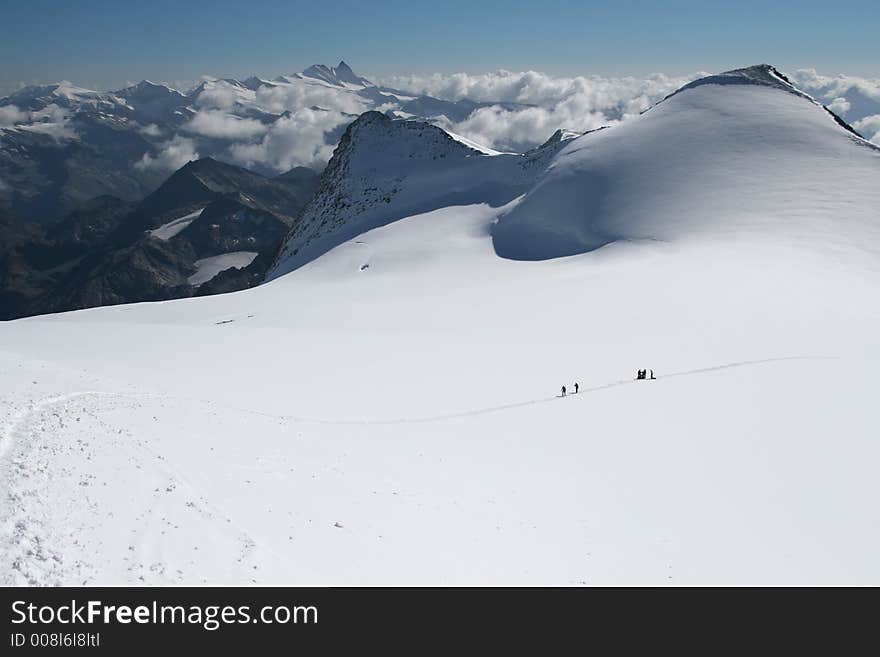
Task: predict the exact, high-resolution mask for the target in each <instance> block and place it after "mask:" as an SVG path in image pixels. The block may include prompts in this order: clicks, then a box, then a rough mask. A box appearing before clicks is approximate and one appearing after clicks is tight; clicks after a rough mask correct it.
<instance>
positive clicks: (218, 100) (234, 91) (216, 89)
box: [196, 80, 253, 109]
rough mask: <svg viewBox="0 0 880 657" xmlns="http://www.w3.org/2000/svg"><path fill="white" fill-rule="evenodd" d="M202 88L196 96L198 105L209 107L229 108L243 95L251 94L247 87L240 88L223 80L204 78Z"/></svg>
mask: <svg viewBox="0 0 880 657" xmlns="http://www.w3.org/2000/svg"><path fill="white" fill-rule="evenodd" d="M204 85H205V86H204V88H203V89H202V90H201V91H200V92H199V94H198V96H196V104H197V105H198V106H199V107H205V108H209V109H231V108H232V107H234V106H235V104H236V102H238V100H239V99H240V98H242V97H243V96H245V97H246V96H248V95H252V93H253V92H250V90H247V89H240V88H238V87H235V86H233V85H231V84H229V83H228V82H225V81H224V80H206V81H205V83H204Z"/></svg>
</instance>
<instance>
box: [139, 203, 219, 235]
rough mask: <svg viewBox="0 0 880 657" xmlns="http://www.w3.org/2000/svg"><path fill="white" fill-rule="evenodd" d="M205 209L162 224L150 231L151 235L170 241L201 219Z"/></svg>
mask: <svg viewBox="0 0 880 657" xmlns="http://www.w3.org/2000/svg"><path fill="white" fill-rule="evenodd" d="M204 209H205V208H199V209H198V210H196V211H195V212H190V213H189V214H187V215H184V216H182V217H177V218H176V219H172V220H171V221H169V222H167V223H164V224H162V225H161V226H159V227H158V228H154V229H153V230H151V231H149V233H150V235H152V236H153V237H156V238H158V239H160V240H165V241H167V240H170V239H171V238H172V237H174V236H175V235H177V234H178V233H179V232H180V231H182V230H183V229H184V228H186V227H187V226H189V225H190V224H191V223H192V222H194V221H195V220H196V219H198V218H199V215H200V214H202V212H203V211H204Z"/></svg>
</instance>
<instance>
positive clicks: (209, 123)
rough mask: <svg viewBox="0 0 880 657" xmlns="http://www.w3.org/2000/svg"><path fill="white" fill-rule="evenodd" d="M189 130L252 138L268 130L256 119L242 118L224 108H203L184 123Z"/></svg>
mask: <svg viewBox="0 0 880 657" xmlns="http://www.w3.org/2000/svg"><path fill="white" fill-rule="evenodd" d="M183 129H184V130H186V131H187V132H193V133H195V134H198V135H202V136H204V137H217V138H220V139H233V140H238V139H250V138H253V137H256V136H257V135H261V134H263V133H265V132H266V130H267V126H265V125H263V124H262V123H260V122H259V121H257V120H255V119H242V118H239V117H237V116H234V115H232V114H227V113H226V112H224V111H222V110H201V111H199V112H197V113H196V115H195V116H194V117H193V118H192V119H190V120H189V121H188V122H187V123H186V124H184V125H183Z"/></svg>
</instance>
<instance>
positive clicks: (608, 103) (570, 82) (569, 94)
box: [380, 71, 702, 150]
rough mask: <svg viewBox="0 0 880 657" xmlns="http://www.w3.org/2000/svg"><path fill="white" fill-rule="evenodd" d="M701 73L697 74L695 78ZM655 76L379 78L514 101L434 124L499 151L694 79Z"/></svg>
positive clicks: (617, 114) (435, 92) (604, 120)
mask: <svg viewBox="0 0 880 657" xmlns="http://www.w3.org/2000/svg"><path fill="white" fill-rule="evenodd" d="M699 75H702V74H699ZM699 75H698V74H695V75H690V76H683V77H671V76H667V75H663V74H656V75H652V76H649V77H647V78H633V77H624V78H603V77H599V76H578V77H553V76H550V75H547V74H545V73H539V72H537V71H524V72H520V73H513V72H510V71H497V72H494V73H484V74H480V75H470V74H467V73H453V74H442V73H435V74H432V75H402V76H391V77H388V78H384V79H382V80H380V82H381V83H382V84H384V85H387V86H389V87H392V88H396V89H400V90H401V91H403V92H406V93H411V94H416V95H428V96H434V97H436V98H441V99H443V100H451V101H457V100H462V99H464V98H469V99H471V100H474V101H478V102H499V103H518V104H525V105H532V106H533V107H527V108H518V109H511V108H504V107H502V106H500V105H496V106H493V107H487V108H481V109H479V110H477V111H476V112H474V113H473V114H472V115H471V116H469V117H468V118H467V119H465V120H464V121H461V122H458V123H454V122H451V121H449V120H446V121H443V120H442V119H441V120H439V121H438V124H440V125H441V126H442V127H444V128H448V129H450V130H452V131H454V132H456V133H458V134H460V135H462V136H464V137H467V138H469V139H473V140H474V141H477V142H479V143H482V144H484V145H486V146H490V147H492V148H495V149H499V150H511V149H512V150H523V149H526V148H530V147H532V146H536V145H538V144H540V143H542V142H543V141H544V140H546V139H547V138H548V137H549V136H550V135H551V134H552V133H553V132H555V131H556V130H557V129H559V128H568V129H571V130H577V131H579V132H583V131H586V130H591V129H593V128H597V127H599V126H602V125H608V124H611V123H614V122H616V121H618V120H620V119H623V118H626V117H628V116H631V115H634V114H638V113H639V112H642V111H644V110H646V109H648V108H649V107H650V106H651V105H653V104H654V103H656V102H657V101H659V100H662V99H663V98H664V97H666V96H667V95H669V94H670V93H672V92H673V91H675V90H676V89H678V88H679V87H681V86H682V85H684V84H686V83H688V82H690V81H691V80H693V79H695V78H696V77H699Z"/></svg>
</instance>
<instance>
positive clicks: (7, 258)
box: [0, 158, 318, 319]
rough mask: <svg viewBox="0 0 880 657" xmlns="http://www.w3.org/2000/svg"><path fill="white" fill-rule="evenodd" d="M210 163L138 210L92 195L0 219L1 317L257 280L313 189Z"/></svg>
mask: <svg viewBox="0 0 880 657" xmlns="http://www.w3.org/2000/svg"><path fill="white" fill-rule="evenodd" d="M317 179H318V176H317V174H316V173H315V172H314V171H312V170H311V169H306V168H297V169H293V170H291V171H289V172H287V173H285V174H283V175H280V176H276V177H274V178H267V177H264V176H262V175H260V174H257V173H253V172H251V171H247V170H246V169H242V168H240V167H235V166H232V165H229V164H224V163H222V162H218V161H217V160H214V159H211V158H204V159H201V160H197V161H193V162H190V163H189V164H186V165H185V166H183V167H182V168H181V169H180V170H179V171H177V172H175V173H174V174H173V175H172V176H171V177H170V178H168V180H166V181H165V182H164V183H163V184H162V185H161V186H160V187H159V188H158V189H157V190H156V191H154V192H152V193H151V194H149V195H148V196H146V198H144V199H143V200H142V201H140V202H139V203H131V202H128V201H125V200H122V199H119V198H117V197H114V196H106V195H105V196H99V197H97V198H94V199H91V200H89V201H87V202H85V203H83V204H81V205H80V206H79V207H78V208H77V209H76V210H74V211H72V212H71V213H69V214H68V215H66V216H65V217H63V218H62V219H61V220H60V221H57V222H53V223H49V224H39V223H36V222H29V221H24V220H21V219H20V218H18V217H15V216H14V215H12V214H11V213H10V212H9V211H6V212H5V213H4V214H3V215H2V216H0V319H11V318H14V317H19V316H23V315H33V314H42V313H51V312H58V311H63V310H76V309H79V308H90V307H93V306H102V305H110V304H117V303H126V302H134V301H158V300H162V299H172V298H179V297H187V296H194V295H203V294H212V293H216V292H227V291H232V290H240V289H244V288H247V287H250V286H252V285H254V284H256V283H259V282H261V281H262V280H263V276H264V274H265V272H266V269H267V268H268V266H269V264H270V263H271V261H272V258H273V257H274V255H275V253H276V252H277V250H278V247H279V245H280V243H281V241H282V239H283V238H284V236H285V234H286V233H287V232H288V230H289V229H290V227H291V226H292V225H293V222H294V219H295V217H296V216H297V214H298V213H299V211H300V210H301V209H302V207H303V206H304V205H305V204H306V203H307V202H308V201H309V199H310V198H311V197H312V195H313V193H314V190H315V188H316V186H317Z"/></svg>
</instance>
